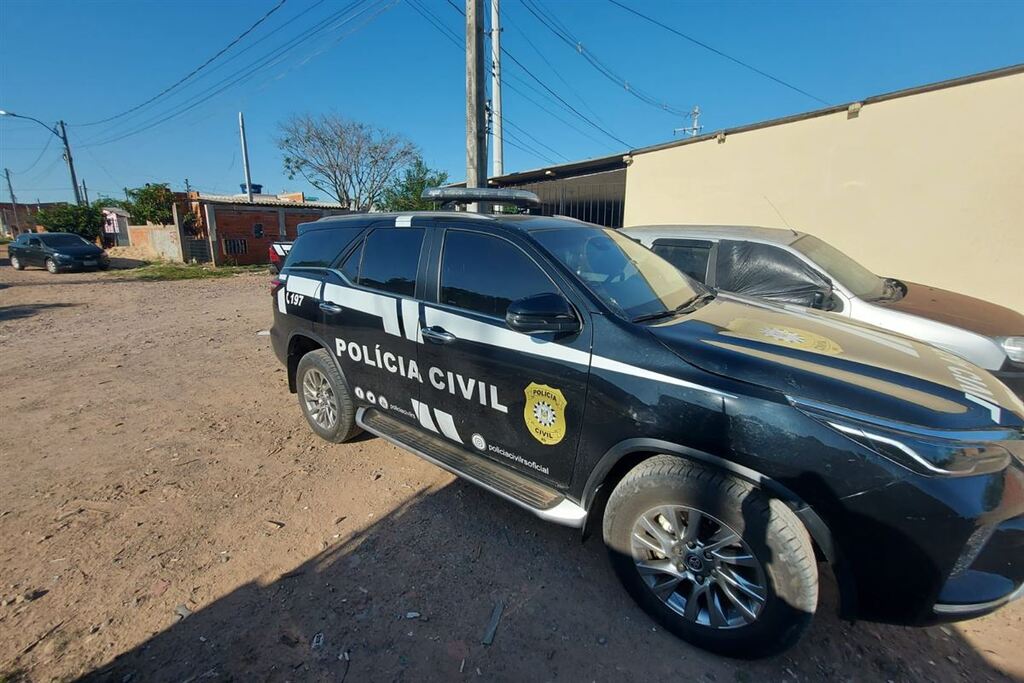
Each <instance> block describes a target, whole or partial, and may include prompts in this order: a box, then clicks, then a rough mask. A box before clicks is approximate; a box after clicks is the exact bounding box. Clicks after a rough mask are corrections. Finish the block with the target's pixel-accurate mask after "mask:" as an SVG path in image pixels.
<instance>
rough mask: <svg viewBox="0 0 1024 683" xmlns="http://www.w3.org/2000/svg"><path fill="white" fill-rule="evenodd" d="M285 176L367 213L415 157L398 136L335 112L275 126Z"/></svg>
mask: <svg viewBox="0 0 1024 683" xmlns="http://www.w3.org/2000/svg"><path fill="white" fill-rule="evenodd" d="M278 132H279V135H278V138H277V146H278V148H279V149H280V150H281V151H282V152H284V170H285V172H286V173H287V174H288V177H289V178H295V176H297V175H300V176H302V177H303V178H305V179H306V181H307V182H308V183H309V184H310V185H312V186H313V187H315V188H317V189H319V190H321V191H322V192H326V193H327V194H329V195H331V196H332V197H334V198H335V199H336V200H337V201H339V202H341V203H342V204H344V205H345V206H346V207H348V208H350V209H353V210H355V211H369V210H370V209H372V208H373V207H374V205H375V204H377V203H378V202H379V201H380V198H381V195H382V193H383V192H384V190H385V189H386V188H387V187H388V186H389V185H391V184H392V182H394V180H395V178H396V177H397V175H398V173H399V172H400V171H402V170H403V169H404V168H406V167H407V166H409V165H410V164H411V163H413V162H414V161H415V160H416V159H418V158H419V150H418V149H417V148H416V146H415V145H414V144H412V143H411V142H410V141H409V140H407V139H406V138H404V137H403V136H401V135H398V134H396V133H391V132H389V131H387V130H384V129H383V128H375V127H373V126H370V125H368V124H365V123H360V122H359V121H352V120H349V119H346V118H344V117H341V116H338V115H337V114H323V115H321V116H318V117H314V116H311V115H309V114H303V115H301V116H300V115H296V116H292V117H291V118H289V119H288V120H286V121H282V122H281V123H280V124H278Z"/></svg>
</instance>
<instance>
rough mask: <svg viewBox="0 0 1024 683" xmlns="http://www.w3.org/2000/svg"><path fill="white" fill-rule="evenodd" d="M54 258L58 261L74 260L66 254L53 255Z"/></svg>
mask: <svg viewBox="0 0 1024 683" xmlns="http://www.w3.org/2000/svg"><path fill="white" fill-rule="evenodd" d="M54 257H55V258H56V259H57V260H58V261H74V260H75V257H74V256H69V255H68V254H54Z"/></svg>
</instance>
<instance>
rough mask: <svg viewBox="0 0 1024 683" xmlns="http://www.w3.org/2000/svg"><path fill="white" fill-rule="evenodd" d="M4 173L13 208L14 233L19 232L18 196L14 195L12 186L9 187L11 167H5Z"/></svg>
mask: <svg viewBox="0 0 1024 683" xmlns="http://www.w3.org/2000/svg"><path fill="white" fill-rule="evenodd" d="M4 175H5V176H6V177H7V192H8V194H10V195H11V206H12V207H13V208H14V234H16V235H18V234H21V225H20V224H19V223H18V198H17V197H15V196H14V188H13V187H11V169H9V168H5V169H4Z"/></svg>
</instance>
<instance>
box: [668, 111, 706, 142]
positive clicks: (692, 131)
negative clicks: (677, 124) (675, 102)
mask: <svg viewBox="0 0 1024 683" xmlns="http://www.w3.org/2000/svg"><path fill="white" fill-rule="evenodd" d="M690 120H691V123H690V125H689V126H684V127H682V128H673V129H672V134H673V135H675V134H676V133H688V134H689V135H690V137H691V138H693V137H697V136H698V135H700V132H701V130H703V128H704V126H702V125H700V107H699V106H697V105H694V107H693V109H692V110H690Z"/></svg>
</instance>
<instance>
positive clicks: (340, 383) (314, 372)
mask: <svg viewBox="0 0 1024 683" xmlns="http://www.w3.org/2000/svg"><path fill="white" fill-rule="evenodd" d="M295 383H296V385H297V386H298V394H299V405H300V406H301V407H302V414H303V415H305V416H306V421H307V422H309V426H310V427H311V428H312V429H313V431H314V432H316V433H317V435H318V436H319V437H320V438H322V439H326V440H327V441H332V442H334V443H341V442H343V441H348V440H349V439H351V438H353V437H354V436H356V435H357V434H359V432H360V429H359V427H357V426H356V419H355V416H356V411H355V403H354V402H353V400H352V392H351V391H349V388H348V383H346V382H345V378H344V377H343V376H342V374H341V373H340V372H339V371H338V366H337V365H335V363H334V360H333V359H332V358H331V356H330V354H329V353H328V352H327V351H325V350H324V349H318V350H316V351H310V352H309V353H307V354H306V355H305V356H303V357H302V359H301V360H299V366H298V368H297V370H296V373H295Z"/></svg>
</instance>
